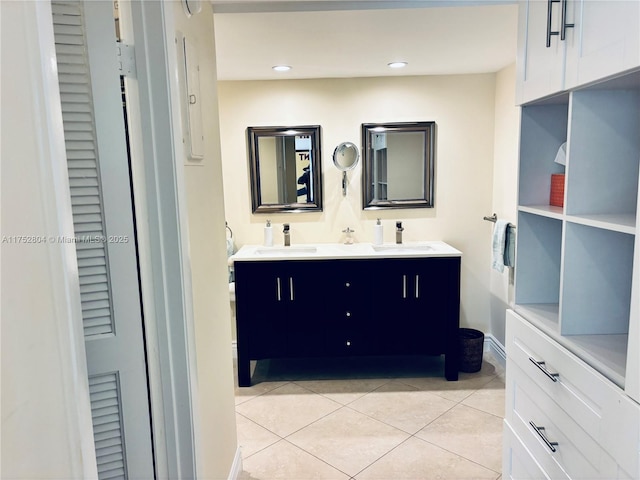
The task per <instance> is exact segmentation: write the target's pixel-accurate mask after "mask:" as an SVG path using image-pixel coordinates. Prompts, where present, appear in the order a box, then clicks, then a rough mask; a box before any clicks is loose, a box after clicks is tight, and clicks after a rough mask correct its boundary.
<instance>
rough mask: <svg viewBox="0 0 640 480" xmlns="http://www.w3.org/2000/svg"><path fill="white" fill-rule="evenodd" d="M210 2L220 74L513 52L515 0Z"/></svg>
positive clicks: (477, 65)
mask: <svg viewBox="0 0 640 480" xmlns="http://www.w3.org/2000/svg"><path fill="white" fill-rule="evenodd" d="M211 3H212V4H213V8H214V22H215V35H216V59H217V68H218V79H219V80H265V79H293V78H296V79H299V78H337V77H373V76H389V75H396V76H397V75H446V74H470V73H487V72H496V71H498V70H501V69H502V68H504V67H506V66H508V65H510V64H512V63H513V62H515V58H516V31H517V5H516V4H515V2H514V1H510V0H502V1H500V0H498V1H496V0H494V1H486V0H482V1H465V0H449V1H439V0H417V1H415V0H414V1H402V0H395V1H380V0H379V1H370V0H355V1H339V0H320V1H318V0H315V1H311V0H307V1H304V0H303V1H293V0H290V1H269V0H258V1H255V0H254V1H251V2H245V1H242V0H237V1H232V0H226V1H216V0H212V2H211ZM393 61H405V62H408V66H407V67H405V68H402V69H391V68H389V67H388V66H387V64H388V63H389V62H393ZM280 64H284V65H290V66H291V67H292V69H291V70H290V71H288V72H284V73H282V72H281V73H278V72H274V71H273V70H272V68H271V67H273V66H274V65H280Z"/></svg>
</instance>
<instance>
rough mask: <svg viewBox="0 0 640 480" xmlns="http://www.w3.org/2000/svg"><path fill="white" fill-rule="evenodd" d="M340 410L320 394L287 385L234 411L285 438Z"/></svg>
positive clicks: (245, 403)
mask: <svg viewBox="0 0 640 480" xmlns="http://www.w3.org/2000/svg"><path fill="white" fill-rule="evenodd" d="M340 407H341V405H340V404H339V403H336V402H334V401H333V400H329V399H328V398H326V397H323V396H322V395H318V394H317V393H313V392H312V391H310V390H307V389H306V388H303V387H301V386H299V385H296V384H294V383H287V384H285V385H283V386H281V387H278V388H275V389H273V390H270V391H269V392H267V393H265V394H263V395H260V396H258V397H255V398H253V399H251V400H249V401H247V402H244V403H242V404H240V405H238V406H237V407H236V411H237V412H238V413H240V414H241V415H244V416H245V417H247V418H249V419H250V420H253V421H254V422H256V423H257V424H258V425H261V426H263V427H264V428H266V429H267V430H270V431H271V432H273V433H275V434H277V435H279V436H281V437H286V436H287V435H290V434H291V433H293V432H295V431H296V430H299V429H301V428H302V427H305V426H306V425H309V424H310V423H311V422H314V421H316V420H318V419H319V418H322V417H324V416H325V415H327V414H328V413H331V412H333V411H334V410H336V409H338V408H340Z"/></svg>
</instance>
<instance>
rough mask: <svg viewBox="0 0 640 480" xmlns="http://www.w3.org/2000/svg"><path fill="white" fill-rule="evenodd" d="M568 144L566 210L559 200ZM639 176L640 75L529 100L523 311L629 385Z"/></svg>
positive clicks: (524, 124)
mask: <svg viewBox="0 0 640 480" xmlns="http://www.w3.org/2000/svg"><path fill="white" fill-rule="evenodd" d="M565 141H566V142H567V165H566V172H565V173H566V184H565V199H564V208H563V207H553V206H550V205H549V194H550V181H551V174H553V173H562V171H563V169H564V168H563V167H562V166H561V165H559V164H556V163H555V162H554V159H555V156H556V152H557V151H558V148H559V147H560V145H561V144H562V143H564V142H565ZM639 173H640V72H635V73H631V74H627V75H624V76H621V77H619V78H615V79H612V80H608V81H604V82H601V83H598V84H595V85H590V86H588V87H584V88H581V89H578V90H575V91H572V92H564V93H562V94H560V95H558V96H555V97H553V98H547V99H544V100H541V101H538V102H534V103H532V104H529V105H524V106H523V107H522V121H521V144H520V175H519V207H518V210H519V213H518V244H517V268H516V290H515V310H516V311H517V312H518V313H520V314H521V315H522V316H524V317H525V318H527V319H528V320H529V321H531V322H532V323H534V324H535V325H536V326H538V327H539V328H540V329H541V330H543V331H544V332H545V333H547V334H548V335H549V336H551V337H552V338H553V339H554V340H556V341H557V342H558V343H560V344H561V345H563V346H565V347H566V348H567V349H569V350H570V351H571V352H573V353H574V354H575V355H577V356H578V357H580V358H581V359H582V360H584V361H585V362H587V363H588V364H589V365H591V366H592V367H593V368H595V369H596V370H597V371H599V372H600V373H601V374H602V375H604V376H605V377H607V378H608V379H609V380H611V381H612V382H614V383H615V384H617V385H618V386H619V387H620V388H622V389H624V388H625V383H626V382H625V380H626V376H627V373H628V372H627V363H628V351H629V349H630V348H632V349H634V352H635V350H636V349H637V348H638V339H634V338H630V336H629V330H630V324H631V323H633V324H634V325H633V326H632V327H631V330H632V331H633V329H634V328H637V326H636V325H635V323H637V322H638V321H639V320H638V319H637V318H633V317H632V315H633V314H632V312H633V308H632V298H633V295H632V291H633V289H634V288H635V289H638V288H639V287H640V286H639V285H638V281H639V279H638V278H634V275H633V269H634V249H635V248H638V244H639V243H640V242H638V240H637V238H636V237H637V234H636V223H637V217H638V211H637V208H638V207H637V206H638V181H639ZM636 258H637V255H636ZM636 268H637V267H636ZM636 277H637V275H636ZM634 322H635V323H634ZM634 355H635V353H634ZM638 369H639V366H638V365H634V366H633V372H632V375H636V376H637V375H638ZM634 383H637V382H635V381H634ZM634 395H637V393H636V392H634ZM636 401H640V399H638V398H636Z"/></svg>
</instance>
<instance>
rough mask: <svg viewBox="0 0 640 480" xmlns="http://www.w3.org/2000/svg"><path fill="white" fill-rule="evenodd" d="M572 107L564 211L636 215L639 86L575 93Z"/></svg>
mask: <svg viewBox="0 0 640 480" xmlns="http://www.w3.org/2000/svg"><path fill="white" fill-rule="evenodd" d="M570 111H571V120H570V121H571V128H570V131H569V142H568V149H567V156H568V159H569V160H568V162H567V180H566V181H567V184H566V204H565V212H566V213H567V214H569V215H580V216H583V215H584V216H585V218H589V216H591V215H598V214H614V215H616V214H627V215H628V216H629V217H633V218H635V215H636V208H637V196H638V171H639V165H640V135H639V134H638V132H639V131H640V90H638V89H619V90H608V89H603V90H600V89H594V90H583V91H578V92H574V93H573V94H572V97H571V104H570ZM614 223H616V222H615V221H614ZM633 226H634V228H635V221H634V223H633Z"/></svg>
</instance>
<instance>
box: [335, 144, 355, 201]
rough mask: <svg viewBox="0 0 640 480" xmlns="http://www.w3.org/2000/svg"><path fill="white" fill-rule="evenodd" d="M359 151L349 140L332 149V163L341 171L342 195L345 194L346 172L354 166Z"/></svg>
mask: <svg viewBox="0 0 640 480" xmlns="http://www.w3.org/2000/svg"><path fill="white" fill-rule="evenodd" d="M359 158H360V152H359V151H358V147H357V146H356V145H355V144H353V143H351V142H342V143H341V144H340V145H338V146H337V147H336V149H335V150H334V151H333V164H334V165H335V166H336V167H337V168H338V170H340V171H341V172H342V195H343V196H346V195H347V172H348V171H349V170H353V169H354V168H356V165H357V164H358V159H359Z"/></svg>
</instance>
